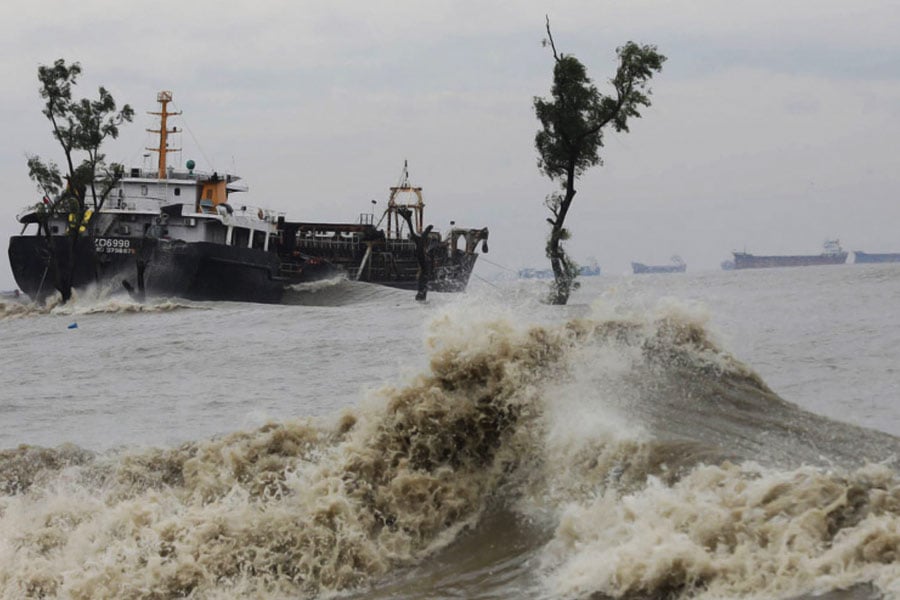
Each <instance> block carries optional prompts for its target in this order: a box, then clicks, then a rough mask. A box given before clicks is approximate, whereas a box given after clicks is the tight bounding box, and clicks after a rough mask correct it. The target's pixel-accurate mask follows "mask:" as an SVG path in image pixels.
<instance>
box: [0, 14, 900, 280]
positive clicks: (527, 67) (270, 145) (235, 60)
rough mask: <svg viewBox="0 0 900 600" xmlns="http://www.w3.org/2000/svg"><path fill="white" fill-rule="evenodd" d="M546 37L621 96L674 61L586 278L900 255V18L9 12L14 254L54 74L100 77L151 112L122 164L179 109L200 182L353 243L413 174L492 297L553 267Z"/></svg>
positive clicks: (89, 82)
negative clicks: (642, 64)
mask: <svg viewBox="0 0 900 600" xmlns="http://www.w3.org/2000/svg"><path fill="white" fill-rule="evenodd" d="M545 14H546V15H549V16H550V19H551V25H552V28H553V35H554V39H555V41H556V44H557V48H558V49H559V50H560V51H561V52H564V53H567V54H573V55H575V56H576V57H578V58H579V59H580V60H581V61H582V62H583V63H584V64H585V65H586V67H587V69H588V73H589V75H590V76H591V77H592V78H593V79H594V81H595V82H596V83H597V85H598V87H599V88H600V90H601V91H602V92H606V93H609V92H610V88H609V87H608V86H607V83H606V82H607V80H608V78H609V77H610V76H611V75H612V73H613V71H614V68H615V48H616V47H617V46H619V45H621V44H623V43H625V42H626V41H629V40H632V41H635V42H638V43H641V44H655V45H657V46H658V48H659V50H660V51H661V52H662V53H663V54H665V55H666V56H667V57H668V61H667V62H666V64H665V67H664V69H663V71H662V73H661V74H659V75H657V77H656V78H655V79H654V80H653V82H652V88H653V96H652V100H653V106H652V107H651V108H649V109H646V110H644V111H643V117H642V118H641V119H639V120H636V121H634V122H633V123H632V125H631V132H630V133H627V134H625V133H623V134H616V133H614V132H610V133H608V134H607V135H606V137H605V143H606V147H605V149H604V150H603V151H602V157H603V160H604V163H605V164H604V165H603V166H602V167H597V168H594V169H592V170H591V171H590V172H589V173H588V174H586V175H585V176H584V177H583V178H582V179H581V181H579V183H578V185H577V190H578V195H577V196H576V198H575V202H574V204H573V208H572V211H571V212H570V215H569V221H570V222H569V225H570V228H571V230H572V240H571V242H570V243H569V245H568V248H569V250H570V254H571V255H572V256H573V257H574V258H575V259H576V260H578V261H582V262H586V261H587V260H588V259H589V258H591V257H593V258H596V259H597V260H598V261H599V263H600V265H601V266H602V267H603V269H604V271H605V272H607V273H615V274H618V273H625V272H627V271H628V270H629V263H630V262H631V261H632V260H634V261H640V262H646V263H664V262H667V261H668V260H669V257H670V256H671V255H672V254H676V253H677V254H680V255H681V256H682V257H683V258H684V260H685V261H686V262H687V264H688V269H689V270H701V269H717V268H718V266H719V263H720V262H721V261H722V260H725V259H727V258H730V252H731V251H732V250H736V249H737V250H741V249H746V250H748V251H751V252H756V253H817V252H819V251H820V249H821V245H822V242H823V240H825V239H826V238H831V237H839V238H840V239H841V241H842V243H843V245H844V247H845V249H848V250H853V249H859V250H867V251H871V252H878V251H882V252H884V251H896V252H900V197H898V189H900V185H898V184H900V168H898V167H900V164H898V163H900V152H898V149H900V35H898V31H900V2H897V1H896V0H877V1H860V2H847V1H846V0H840V1H835V0H817V1H815V2H813V1H811V0H808V1H805V2H799V1H794V0H754V1H752V2H749V1H747V2H735V1H730V2H729V1H691V2H671V1H655V2H646V1H639V0H627V1H625V0H607V1H603V0H593V1H584V2H579V1H570V2H539V1H520V2H490V1H486V0H480V1H477V2H476V1H472V2H469V1H452V2H451V1H447V2H433V1H429V0H411V1H402V2H396V1H395V2H377V1H370V2H361V1H358V2H340V1H337V2H336V1H329V2H305V1H298V0H292V1H277V2H275V1H268V0H252V1H249V2H221V1H216V2H213V1H186V0H184V1H180V2H170V1H167V0H160V1H156V2H144V1H129V2H121V1H116V2H113V1H105V0H104V1H101V0H80V1H79V2H77V3H74V2H69V1H58V2H49V1H45V0H30V1H29V2H28V3H25V2H3V3H2V6H0V55H2V57H3V58H2V60H0V77H2V80H3V84H4V85H3V88H4V93H3V94H2V96H0V120H2V131H3V134H4V135H3V143H2V145H0V177H2V181H3V184H4V185H3V187H4V194H3V197H2V199H0V234H2V238H3V240H4V241H3V245H4V248H5V247H6V245H7V242H6V240H7V239H8V237H9V236H10V235H12V234H14V233H16V232H17V231H18V225H17V223H16V221H15V216H16V214H17V213H18V212H19V211H20V210H21V209H22V208H23V207H25V206H26V205H28V204H30V203H34V202H35V201H37V199H38V198H39V194H38V193H37V191H36V190H35V187H34V185H33V184H32V182H31V181H30V180H29V179H28V172H27V169H26V166H25V155H26V153H36V154H39V155H41V156H43V157H44V158H50V159H54V160H56V161H57V162H59V161H60V160H61V156H60V153H59V151H58V150H57V148H56V147H55V146H54V144H53V142H52V139H51V138H50V133H49V127H48V123H47V121H46V120H45V119H44V117H43V115H42V114H41V112H40V110H41V100H40V98H39V96H38V91H37V89H38V85H37V77H36V72H37V67H38V65H41V64H49V63H52V62H53V61H54V60H55V59H57V58H60V57H62V58H65V59H66V60H67V61H78V62H80V63H81V65H82V67H83V75H82V78H81V84H80V85H79V87H78V88H77V89H76V94H77V95H78V97H82V96H91V97H93V96H95V95H96V89H97V86H98V85H104V86H106V87H107V88H108V89H110V90H111V91H112V92H113V95H114V97H115V98H116V99H117V100H118V101H119V102H120V104H121V103H126V102H127V103H129V104H131V106H132V107H133V108H134V109H135V111H136V112H137V118H136V119H135V122H134V123H133V124H131V125H128V126H127V127H126V128H125V129H124V130H123V132H122V135H121V137H120V138H119V140H117V141H115V142H113V143H110V144H109V146H108V147H107V157H108V158H109V159H110V160H113V161H116V162H124V163H126V164H127V165H140V164H141V163H142V161H143V160H144V158H143V155H144V153H145V150H144V147H145V146H147V145H150V144H151V143H152V142H151V140H150V138H149V135H148V134H147V133H145V132H144V129H146V128H147V127H151V126H152V125H153V121H152V120H151V117H149V116H146V115H145V113H146V111H148V110H155V109H156V104H155V99H156V93H157V92H158V91H159V90H164V89H166V90H172V91H173V92H174V95H175V105H176V106H175V108H176V109H179V110H182V111H184V115H183V119H180V120H179V121H178V122H176V123H175V124H176V125H180V126H182V127H185V128H186V129H187V130H188V131H189V133H186V134H184V136H183V138H182V139H181V140H180V143H181V144H182V145H183V147H184V151H183V152H182V155H181V157H180V162H181V164H183V163H184V162H185V161H186V160H188V159H194V160H195V161H196V162H197V164H198V168H205V169H210V170H212V169H215V170H218V171H219V172H223V171H228V172H233V173H237V174H238V175H240V176H242V177H243V178H244V181H245V183H247V184H248V185H249V187H250V191H249V193H247V194H246V195H245V197H244V200H245V201H246V203H247V204H252V205H256V206H265V207H271V208H274V209H277V210H281V211H284V212H286V213H287V214H288V217H289V218H295V219H304V220H307V219H309V220H314V219H318V220H329V221H336V220H344V219H346V220H355V219H356V218H357V217H358V215H359V213H361V212H365V211H368V210H369V207H370V206H371V204H370V201H371V200H373V199H374V200H377V201H378V206H380V207H383V206H384V204H385V201H386V199H387V194H388V187H390V186H391V185H394V184H395V183H396V181H397V178H398V176H399V174H400V171H401V168H402V165H403V161H404V160H408V161H409V165H410V174H411V179H412V181H413V183H415V184H416V185H421V186H423V187H424V192H425V201H426V203H427V208H426V215H425V216H426V222H428V223H433V224H434V225H435V227H436V228H438V229H446V227H447V226H448V224H449V222H450V221H451V220H455V221H456V222H457V224H458V225H462V226H472V227H481V226H487V227H489V228H490V230H491V239H490V254H488V255H487V256H486V257H485V258H487V259H488V260H489V261H491V263H493V264H490V263H488V262H486V261H483V262H481V263H480V264H479V266H478V268H477V270H476V275H479V276H481V277H492V276H494V275H497V274H502V273H505V272H506V271H505V269H512V270H515V269H518V268H520V267H524V266H540V267H543V266H546V263H547V261H546V259H545V258H544V256H543V248H544V242H545V238H546V234H547V230H548V225H547V223H546V220H545V219H546V217H547V216H548V213H547V210H546V208H545V207H544V205H543V200H544V197H545V196H546V195H547V194H548V193H550V192H552V191H554V190H555V189H556V188H555V184H553V183H552V182H550V181H549V180H547V179H545V178H544V177H542V176H541V175H540V173H539V172H538V170H537V167H536V159H537V155H536V152H535V150H534V143H533V140H534V134H535V132H536V129H537V121H536V119H535V117H534V112H533V108H532V102H533V98H534V96H547V95H549V89H550V82H551V76H552V67H553V59H552V56H551V55H550V52H549V50H548V49H547V48H544V47H542V45H541V41H542V39H543V38H544V37H545V33H544V16H545ZM495 265H499V266H495ZM13 287H15V283H14V281H13V278H12V274H11V273H10V270H9V265H8V260H7V259H6V257H5V256H4V260H3V261H2V266H0V289H11V288H13Z"/></svg>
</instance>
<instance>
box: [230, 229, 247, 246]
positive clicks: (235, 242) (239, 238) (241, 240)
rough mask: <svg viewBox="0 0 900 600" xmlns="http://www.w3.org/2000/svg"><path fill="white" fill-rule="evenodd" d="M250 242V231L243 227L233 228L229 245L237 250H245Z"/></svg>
mask: <svg viewBox="0 0 900 600" xmlns="http://www.w3.org/2000/svg"><path fill="white" fill-rule="evenodd" d="M249 241H250V230H249V229H245V228H243V227H235V228H234V232H233V233H232V234H231V245H232V246H237V247H238V248H246V247H247V243H248V242H249Z"/></svg>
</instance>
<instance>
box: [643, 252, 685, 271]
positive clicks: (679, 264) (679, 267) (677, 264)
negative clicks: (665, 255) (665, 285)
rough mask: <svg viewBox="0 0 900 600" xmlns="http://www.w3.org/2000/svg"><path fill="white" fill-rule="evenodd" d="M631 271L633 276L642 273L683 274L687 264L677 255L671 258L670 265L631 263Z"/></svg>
mask: <svg viewBox="0 0 900 600" xmlns="http://www.w3.org/2000/svg"><path fill="white" fill-rule="evenodd" d="M631 270H632V271H633V272H634V274H635V275H638V274H643V273H684V272H685V271H686V270H687V264H685V262H684V261H683V260H681V257H680V256H678V255H677V254H676V255H675V256H673V257H672V264H670V265H645V264H644V263H639V262H633V263H631Z"/></svg>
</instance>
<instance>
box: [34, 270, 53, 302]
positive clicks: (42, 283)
mask: <svg viewBox="0 0 900 600" xmlns="http://www.w3.org/2000/svg"><path fill="white" fill-rule="evenodd" d="M49 268H50V263H49V262H48V263H47V266H46V267H44V274H43V275H41V284H40V285H39V286H38V291H37V294H35V297H36V298H40V297H41V290H42V289H44V279H45V278H46V277H47V270H48V269H49Z"/></svg>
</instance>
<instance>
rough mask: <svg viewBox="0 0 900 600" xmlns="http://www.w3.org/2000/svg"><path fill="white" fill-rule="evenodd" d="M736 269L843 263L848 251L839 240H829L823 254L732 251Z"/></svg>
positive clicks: (845, 260)
mask: <svg viewBox="0 0 900 600" xmlns="http://www.w3.org/2000/svg"><path fill="white" fill-rule="evenodd" d="M732 254H733V255H734V268H735V269H767V268H774V267H814V266H819V265H842V264H844V263H845V262H847V252H845V251H844V250H843V249H842V248H841V244H840V242H839V241H838V240H827V241H826V242H825V244H824V251H823V252H822V253H821V254H810V255H803V254H799V255H788V256H757V255H755V254H750V253H748V252H732Z"/></svg>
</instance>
